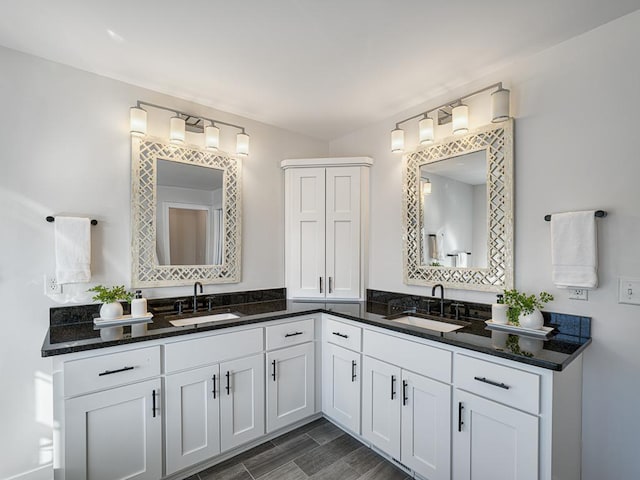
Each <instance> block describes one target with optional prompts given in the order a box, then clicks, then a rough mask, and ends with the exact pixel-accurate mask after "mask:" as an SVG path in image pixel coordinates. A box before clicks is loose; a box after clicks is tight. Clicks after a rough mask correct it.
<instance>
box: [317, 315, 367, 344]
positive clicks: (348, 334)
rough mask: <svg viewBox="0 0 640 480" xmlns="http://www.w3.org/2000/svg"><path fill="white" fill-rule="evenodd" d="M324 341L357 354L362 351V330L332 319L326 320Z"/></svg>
mask: <svg viewBox="0 0 640 480" xmlns="http://www.w3.org/2000/svg"><path fill="white" fill-rule="evenodd" d="M324 339H325V341H327V342H331V343H335V344H336V345H340V346H341V347H344V348H348V349H350V350H355V351H357V352H359V351H360V350H361V349H362V329H361V328H360V327H355V326H353V325H348V324H346V323H342V322H338V321H336V320H333V319H331V318H325V320H324Z"/></svg>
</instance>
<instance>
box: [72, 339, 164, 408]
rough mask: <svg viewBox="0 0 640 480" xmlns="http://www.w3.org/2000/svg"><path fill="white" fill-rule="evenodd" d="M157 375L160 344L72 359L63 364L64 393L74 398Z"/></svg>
mask: <svg viewBox="0 0 640 480" xmlns="http://www.w3.org/2000/svg"><path fill="white" fill-rule="evenodd" d="M157 375H160V347H159V346H156V347H147V348H140V349H137V350H128V351H126V352H117V353H110V354H105V355H99V356H96V357H89V358H82V359H80V360H71V361H69V362H65V364H64V395H65V397H72V396H74V395H80V394H82V393H87V392H92V391H95V390H101V389H105V388H111V387H115V386H117V385H122V384H125V383H131V382H137V381H138V380H142V379H145V378H150V377H155V376H157Z"/></svg>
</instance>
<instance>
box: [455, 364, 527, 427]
mask: <svg viewBox="0 0 640 480" xmlns="http://www.w3.org/2000/svg"><path fill="white" fill-rule="evenodd" d="M454 383H455V386H456V388H460V389H463V390H467V391H469V392H472V393H475V394H477V395H480V396H482V397H486V398H489V399H491V400H495V401H497V402H500V403H504V404H505V405H509V406H512V407H515V408H518V409H520V410H524V411H526V412H531V413H533V414H538V412H539V411H540V376H539V375H536V374H535V373H529V372H525V371H523V370H518V369H515V368H511V367H507V366H504V365H498V364H497V363H492V362H486V361H484V360H479V359H477V358H473V357H467V356H465V355H460V354H458V355H456V359H455V369H454Z"/></svg>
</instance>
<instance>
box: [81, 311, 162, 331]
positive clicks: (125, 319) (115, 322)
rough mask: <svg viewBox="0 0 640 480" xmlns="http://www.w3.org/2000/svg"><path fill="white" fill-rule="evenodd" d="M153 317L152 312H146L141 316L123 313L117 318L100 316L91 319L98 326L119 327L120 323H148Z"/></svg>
mask: <svg viewBox="0 0 640 480" xmlns="http://www.w3.org/2000/svg"><path fill="white" fill-rule="evenodd" d="M152 318H153V313H146V314H145V315H142V316H141V317H132V316H131V315H123V316H121V317H118V318H106V319H102V318H100V317H97V318H94V319H93V324H94V325H95V326H96V327H98V328H105V327H119V326H120V325H133V324H135V323H149V322H151V319H152Z"/></svg>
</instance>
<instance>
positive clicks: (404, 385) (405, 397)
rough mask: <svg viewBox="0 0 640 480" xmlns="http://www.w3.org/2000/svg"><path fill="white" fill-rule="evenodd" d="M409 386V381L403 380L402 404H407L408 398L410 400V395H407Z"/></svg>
mask: <svg viewBox="0 0 640 480" xmlns="http://www.w3.org/2000/svg"><path fill="white" fill-rule="evenodd" d="M408 386H409V384H408V383H407V381H406V380H403V381H402V405H406V404H407V400H409V397H407V387H408Z"/></svg>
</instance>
